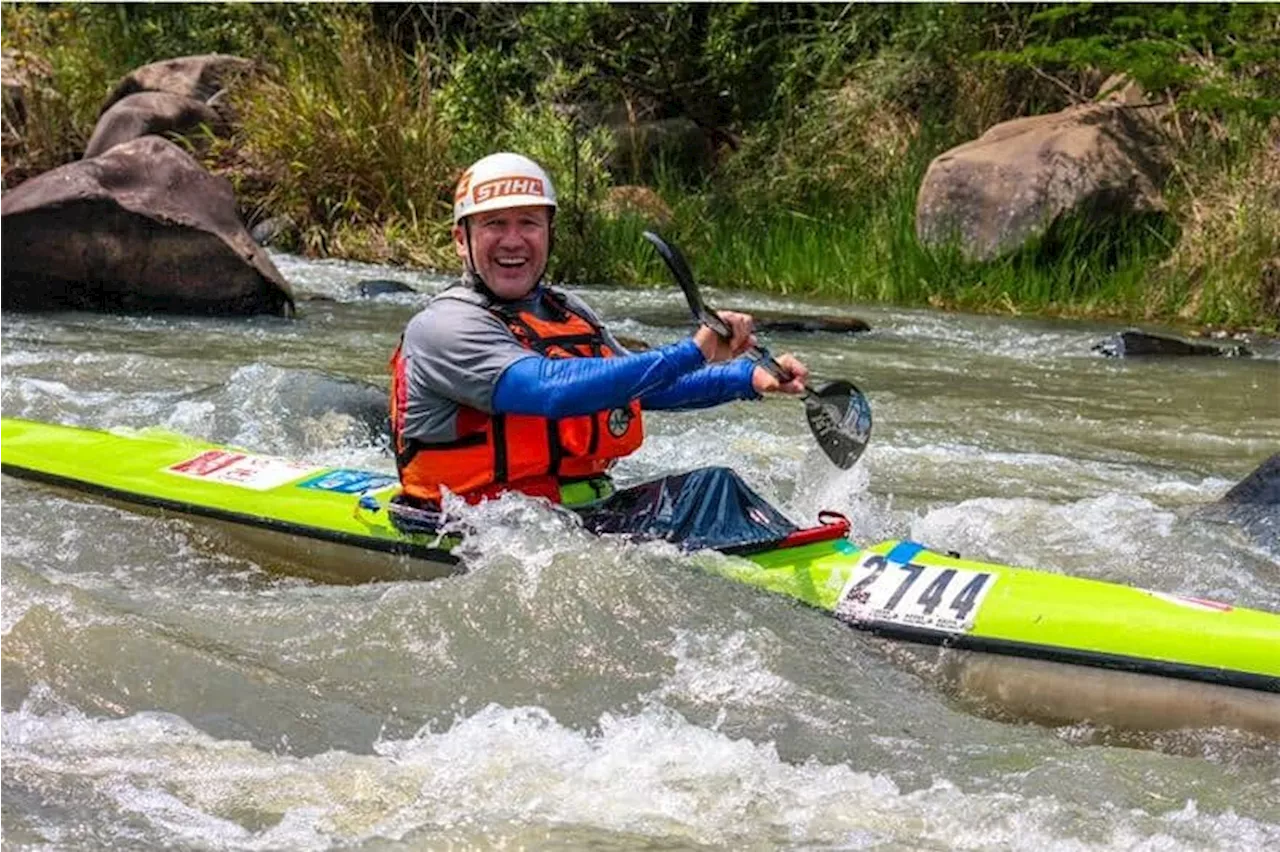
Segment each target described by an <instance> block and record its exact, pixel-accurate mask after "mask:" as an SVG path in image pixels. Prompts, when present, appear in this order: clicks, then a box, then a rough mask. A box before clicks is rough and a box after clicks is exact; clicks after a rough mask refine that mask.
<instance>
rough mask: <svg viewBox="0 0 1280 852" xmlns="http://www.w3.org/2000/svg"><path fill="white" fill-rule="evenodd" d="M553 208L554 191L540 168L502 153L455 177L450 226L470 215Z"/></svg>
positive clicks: (529, 161)
mask: <svg viewBox="0 0 1280 852" xmlns="http://www.w3.org/2000/svg"><path fill="white" fill-rule="evenodd" d="M533 206H540V207H550V208H551V209H552V211H553V212H554V210H555V208H556V188H555V187H554V186H552V185H551V178H549V177H548V176H547V173H546V172H544V171H543V170H542V167H541V166H539V165H538V164H537V163H535V162H534V161H533V160H530V159H529V158H528V157H524V156H521V155H520V154H512V153H510V152H507V151H504V152H503V153H501V154H490V155H489V156H487V157H485V158H483V159H481V160H477V161H476V162H475V163H474V164H472V166H471V168H469V169H467V170H466V171H465V172H463V173H462V177H460V178H458V188H457V191H455V192H454V194H453V224H455V225H456V224H458V223H459V222H461V221H462V220H463V219H464V218H465V217H467V216H470V215H471V214H472V213H483V212H484V211H486V210H502V209H505V208H508V207H533Z"/></svg>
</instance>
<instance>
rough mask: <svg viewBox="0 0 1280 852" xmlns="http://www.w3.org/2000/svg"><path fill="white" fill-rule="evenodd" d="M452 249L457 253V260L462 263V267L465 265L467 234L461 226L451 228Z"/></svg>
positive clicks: (466, 264)
mask: <svg viewBox="0 0 1280 852" xmlns="http://www.w3.org/2000/svg"><path fill="white" fill-rule="evenodd" d="M453 248H454V251H456V252H457V253H458V259H459V260H461V261H462V263H463V265H464V266H468V265H469V264H468V263H467V260H468V258H467V232H466V230H465V229H464V228H463V227H462V225H460V224H459V225H454V226H453Z"/></svg>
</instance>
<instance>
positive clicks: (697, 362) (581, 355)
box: [391, 153, 808, 526]
mask: <svg viewBox="0 0 1280 852" xmlns="http://www.w3.org/2000/svg"><path fill="white" fill-rule="evenodd" d="M555 211H556V196H555V190H554V188H553V187H552V184H551V179H550V178H549V177H548V176H547V174H546V172H544V171H543V170H542V168H541V167H540V166H538V165H537V164H536V163H535V162H533V161H532V160H530V159H528V158H527V157H523V156H521V155H519V154H513V153H500V154H493V155H490V156H488V157H485V158H483V159H481V160H480V161H478V162H476V163H475V164H474V165H472V166H471V168H469V169H467V171H466V172H464V173H463V175H462V177H461V179H460V180H459V181H458V186H457V191H456V194H455V197H454V210H453V223H454V224H453V240H454V246H455V248H456V250H457V253H458V258H459V259H460V260H461V261H462V264H463V268H464V272H463V276H462V280H461V281H460V282H459V283H458V284H456V285H454V286H453V287H450V288H448V289H446V290H445V291H443V292H442V293H440V294H438V295H436V296H435V297H434V298H433V299H432V300H431V301H430V302H429V303H428V304H427V306H426V307H425V308H424V309H423V310H422V311H421V312H420V313H418V314H417V315H416V316H415V317H413V319H412V320H410V322H409V324H408V327H407V328H406V329H405V333H404V336H403V338H402V340H401V345H400V347H399V348H398V349H397V350H396V353H395V355H394V356H393V358H392V373H393V376H392V400H391V414H392V433H393V439H394V446H395V450H396V460H397V465H398V467H399V471H400V479H401V483H402V485H403V492H404V495H405V497H406V498H408V499H409V500H410V501H411V502H413V503H415V504H417V505H420V506H421V505H425V506H430V507H436V506H438V505H439V501H440V499H441V497H442V495H443V493H444V491H445V490H446V489H447V490H448V491H450V492H452V493H454V494H457V495H460V496H461V497H463V498H464V499H466V500H467V501H469V502H476V501H478V500H480V499H483V498H485V497H489V496H494V495H497V494H499V493H502V492H504V491H509V490H515V491H520V492H523V493H526V494H532V495H537V496H542V497H546V498H549V499H551V500H552V501H555V502H558V503H565V504H568V505H571V506H581V505H588V504H597V505H598V504H599V503H600V502H601V501H603V500H604V499H605V498H607V497H608V496H609V495H610V494H612V493H613V487H612V483H611V481H610V480H609V478H608V475H607V471H608V468H609V466H610V465H611V464H612V462H613V461H614V460H615V459H618V458H620V457H622V456H625V455H628V454H629V453H632V452H634V451H635V450H636V449H637V448H638V447H639V446H640V444H641V442H642V441H643V439H644V431H643V414H642V412H643V411H644V410H645V409H653V410H662V409H688V408H702V407H707V406H712V405H717V404H719V403H722V402H727V401H730V400H736V399H752V398H758V397H759V396H760V395H761V394H766V393H787V394H798V393H801V392H802V391H803V383H804V380H805V378H806V377H807V375H808V370H807V369H806V368H805V366H804V365H803V364H802V363H801V362H800V361H799V360H797V359H796V358H794V357H792V356H790V355H783V356H782V357H781V358H779V359H778V360H779V362H780V363H781V364H782V366H783V367H784V368H786V369H787V371H789V372H790V374H791V375H792V376H794V378H793V379H792V380H791V381H788V382H785V383H784V382H780V381H779V380H778V379H776V378H775V377H774V376H773V375H771V374H770V373H769V372H768V371H767V370H765V369H763V368H762V367H758V366H756V365H755V364H754V363H753V362H752V361H750V360H749V359H746V358H737V357H736V356H738V355H740V354H742V353H743V352H744V351H745V350H747V349H748V348H749V347H750V346H752V345H753V344H754V342H755V338H754V336H753V334H752V328H753V322H752V318H751V317H750V316H749V315H747V314H742V313H736V312H730V311H724V312H721V317H722V319H723V320H724V321H725V323H726V324H727V325H728V327H729V328H730V330H731V332H732V335H731V338H730V339H729V340H722V339H721V338H720V337H719V336H717V335H716V334H715V332H713V331H712V330H711V329H709V328H707V327H705V326H703V327H700V328H698V329H697V330H696V331H695V332H694V333H693V334H692V335H691V336H690V337H688V338H686V339H684V340H682V341H680V342H679V343H674V344H671V345H669V346H664V347H661V348H659V349H654V350H650V351H648V352H643V353H634V354H633V353H629V352H627V351H626V350H625V349H624V348H623V347H622V346H620V345H619V344H618V342H617V340H615V339H614V337H613V336H612V335H611V334H610V333H609V332H608V331H607V330H606V329H605V328H604V327H603V326H602V325H601V323H600V320H599V319H598V318H597V317H596V315H595V314H594V313H593V312H592V311H591V309H590V308H589V307H587V305H586V304H585V303H583V302H582V300H580V299H578V298H577V297H575V296H572V295H570V294H568V293H565V292H563V291H561V290H559V289H558V288H555V287H551V286H548V285H546V284H544V283H543V281H542V277H543V274H544V273H545V272H546V267H547V258H548V254H549V252H550V249H551V244H552V239H553V234H554V217H555ZM743 487H744V488H745V486H743ZM752 496H753V497H754V495H752ZM756 499H757V500H758V499H759V498H756ZM760 502H763V501H760ZM616 505H617V504H616V503H615V506H616ZM615 514H616V513H615ZM615 526H616V525H615Z"/></svg>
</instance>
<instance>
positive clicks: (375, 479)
mask: <svg viewBox="0 0 1280 852" xmlns="http://www.w3.org/2000/svg"><path fill="white" fill-rule="evenodd" d="M399 484H400V479H399V477H395V476H389V475H388V474H385V473H374V472H372V471H368V470H352V469H350V468H345V467H344V468H338V469H337V470H330V471H327V472H325V473H322V474H320V475H319V476H315V477H312V478H311V479H308V480H306V481H305V482H299V483H298V487H299V488H314V489H315V490H316V491H336V492H338V493H339V494H369V493H371V492H374V491H381V490H382V489H384V488H389V487H390V486H392V485H399Z"/></svg>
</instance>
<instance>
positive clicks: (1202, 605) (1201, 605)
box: [1143, 589, 1232, 612]
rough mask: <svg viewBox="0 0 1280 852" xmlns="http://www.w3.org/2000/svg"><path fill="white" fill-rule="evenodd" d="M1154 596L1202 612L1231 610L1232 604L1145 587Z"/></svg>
mask: <svg viewBox="0 0 1280 852" xmlns="http://www.w3.org/2000/svg"><path fill="white" fill-rule="evenodd" d="M1143 591H1145V592H1146V593H1147V594H1149V595H1151V597H1153V598H1159V599H1160V600H1162V601H1168V602H1169V603H1171V604H1176V605H1177V606H1182V607H1186V608H1187V609H1195V610H1199V611H1200V612H1231V609H1232V607H1231V604H1224V603H1219V602H1218V601H1211V600H1208V599H1206V598H1189V597H1187V596H1186V595H1171V594H1168V593H1166V592H1153V591H1151V590H1149V589H1143Z"/></svg>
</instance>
